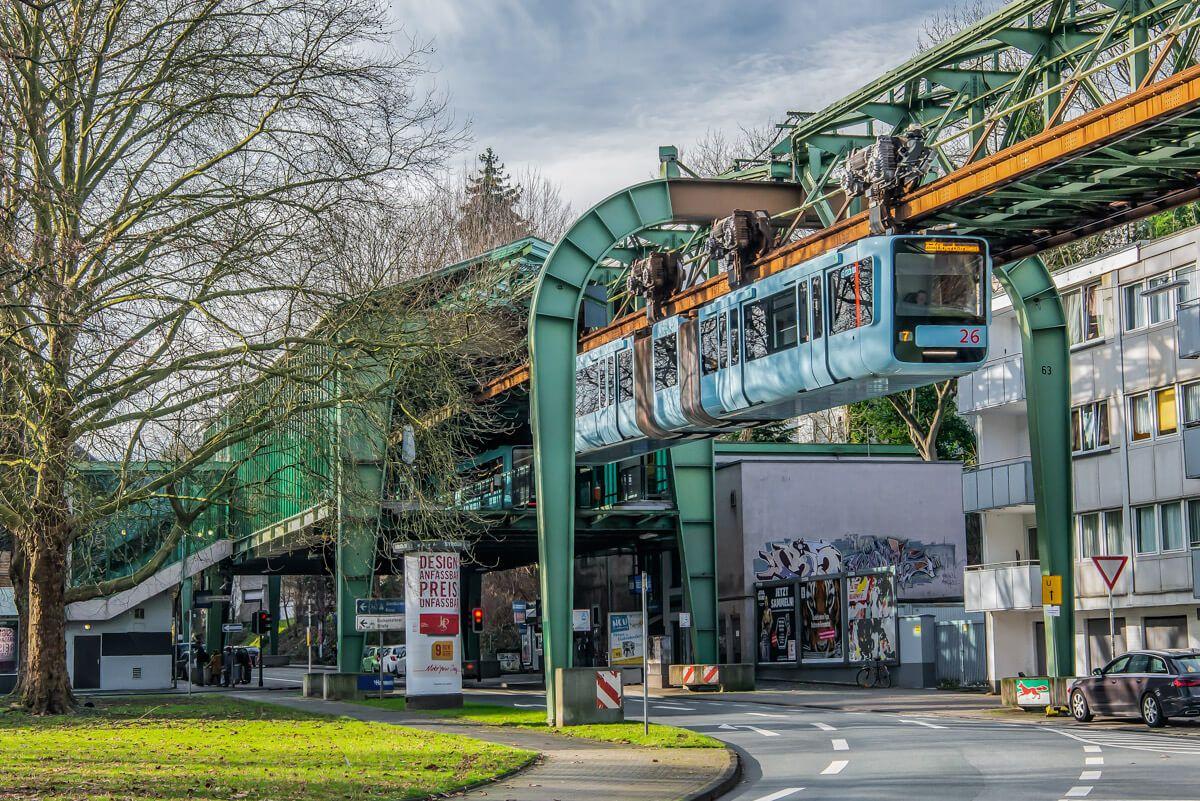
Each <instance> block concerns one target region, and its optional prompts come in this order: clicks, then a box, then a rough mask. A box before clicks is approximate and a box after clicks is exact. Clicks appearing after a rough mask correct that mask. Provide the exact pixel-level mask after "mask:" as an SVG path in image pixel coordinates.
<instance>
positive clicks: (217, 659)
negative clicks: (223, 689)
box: [204, 648, 221, 686]
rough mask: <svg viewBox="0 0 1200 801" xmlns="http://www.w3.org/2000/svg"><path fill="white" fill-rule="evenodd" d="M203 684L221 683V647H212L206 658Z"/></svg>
mask: <svg viewBox="0 0 1200 801" xmlns="http://www.w3.org/2000/svg"><path fill="white" fill-rule="evenodd" d="M204 683H205V684H212V685H214V686H215V685H217V684H220V683H221V649H220V648H215V649H213V652H212V655H211V656H209V658H208V676H207V677H206V678H205V680H204Z"/></svg>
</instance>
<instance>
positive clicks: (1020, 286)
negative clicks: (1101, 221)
mask: <svg viewBox="0 0 1200 801" xmlns="http://www.w3.org/2000/svg"><path fill="white" fill-rule="evenodd" d="M995 276H996V278H997V280H999V281H1000V284H1001V285H1002V286H1003V287H1004V291H1005V292H1007V293H1008V297H1009V298H1010V299H1011V300H1012V303H1013V310H1014V311H1015V312H1016V316H1017V324H1018V326H1019V327H1020V329H1021V352H1022V353H1023V354H1024V359H1023V360H1024V364H1025V398H1026V403H1027V407H1028V410H1029V412H1028V414H1029V447H1030V454H1031V456H1032V461H1033V485H1034V500H1035V509H1036V511H1035V515H1036V520H1037V538H1038V558H1039V559H1040V561H1041V571H1042V575H1043V576H1059V577H1061V581H1062V597H1063V603H1062V606H1063V607H1065V608H1064V609H1062V610H1061V614H1059V615H1052V614H1050V612H1049V610H1048V609H1047V610H1045V611H1044V614H1043V619H1044V620H1045V623H1046V669H1047V671H1048V672H1049V675H1051V676H1074V675H1075V614H1074V612H1075V605H1074V599H1075V592H1074V579H1075V558H1074V553H1073V544H1074V537H1073V536H1072V528H1071V491H1072V481H1071V434H1070V431H1071V412H1070V409H1071V376H1070V367H1071V358H1070V352H1069V345H1068V340H1067V326H1066V316H1065V315H1064V314H1063V307H1062V299H1061V298H1060V297H1059V294H1058V289H1057V288H1056V287H1055V285H1054V279H1053V278H1052V277H1051V275H1050V271H1049V270H1048V269H1047V268H1046V265H1045V264H1044V263H1043V262H1042V260H1041V259H1039V258H1029V259H1023V260H1021V261H1018V262H1013V263H1011V264H1007V265H1000V266H997V267H996V268H995Z"/></svg>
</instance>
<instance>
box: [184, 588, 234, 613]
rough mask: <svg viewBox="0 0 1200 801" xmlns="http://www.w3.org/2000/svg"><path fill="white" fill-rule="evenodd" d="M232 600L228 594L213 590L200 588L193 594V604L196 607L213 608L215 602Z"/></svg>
mask: <svg viewBox="0 0 1200 801" xmlns="http://www.w3.org/2000/svg"><path fill="white" fill-rule="evenodd" d="M231 600H232V597H231V596H229V595H228V594H220V593H215V592H213V591H212V590H200V591H198V592H197V593H196V594H195V595H193V596H192V606H193V607H195V608H196V609H211V608H212V605H213V604H227V603H229V602H230V601H231Z"/></svg>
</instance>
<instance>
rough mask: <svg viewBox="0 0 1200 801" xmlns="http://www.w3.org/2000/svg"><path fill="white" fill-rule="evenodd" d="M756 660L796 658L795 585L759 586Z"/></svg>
mask: <svg viewBox="0 0 1200 801" xmlns="http://www.w3.org/2000/svg"><path fill="white" fill-rule="evenodd" d="M756 596H757V600H758V662H759V664H778V663H786V662H791V663H794V662H795V661H796V632H797V627H796V587H795V585H794V584H782V585H780V586H777V587H759V589H758V592H757V593H756Z"/></svg>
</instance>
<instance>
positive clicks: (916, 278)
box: [895, 239, 983, 318]
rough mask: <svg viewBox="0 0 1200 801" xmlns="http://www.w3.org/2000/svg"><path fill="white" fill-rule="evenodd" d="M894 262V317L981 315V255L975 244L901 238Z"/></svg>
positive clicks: (980, 249) (945, 240)
mask: <svg viewBox="0 0 1200 801" xmlns="http://www.w3.org/2000/svg"><path fill="white" fill-rule="evenodd" d="M895 259H896V261H895V271H896V315H897V316H899V317H917V318H938V317H951V318H961V317H964V316H965V317H980V316H982V314H983V309H982V303H981V299H980V287H981V286H982V281H983V253H982V246H981V245H979V244H978V243H977V242H974V241H971V240H955V239H901V240H898V241H897V242H896V256H895Z"/></svg>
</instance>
